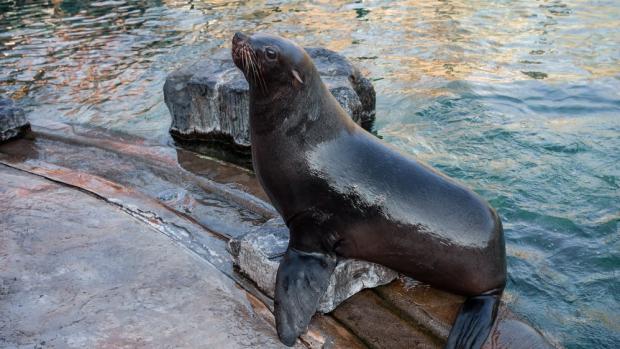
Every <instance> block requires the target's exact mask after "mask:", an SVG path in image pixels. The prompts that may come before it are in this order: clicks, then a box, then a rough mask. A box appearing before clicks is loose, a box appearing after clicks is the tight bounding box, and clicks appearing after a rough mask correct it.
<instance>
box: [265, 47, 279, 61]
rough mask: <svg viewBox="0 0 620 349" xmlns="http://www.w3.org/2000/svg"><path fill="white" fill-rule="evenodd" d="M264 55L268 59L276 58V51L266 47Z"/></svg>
mask: <svg viewBox="0 0 620 349" xmlns="http://www.w3.org/2000/svg"><path fill="white" fill-rule="evenodd" d="M265 56H267V58H269V59H276V58H277V57H278V53H277V52H276V51H275V50H274V49H272V48H270V47H267V48H266V49H265Z"/></svg>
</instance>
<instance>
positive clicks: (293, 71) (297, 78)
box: [291, 69, 304, 85]
mask: <svg viewBox="0 0 620 349" xmlns="http://www.w3.org/2000/svg"><path fill="white" fill-rule="evenodd" d="M291 73H292V74H293V77H294V78H295V80H297V81H298V82H299V83H300V84H302V85H303V84H304V81H303V80H302V79H301V76H300V75H299V73H298V72H297V70H295V69H293V70H291Z"/></svg>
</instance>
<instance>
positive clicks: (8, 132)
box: [0, 97, 30, 142]
mask: <svg viewBox="0 0 620 349" xmlns="http://www.w3.org/2000/svg"><path fill="white" fill-rule="evenodd" d="M28 129H30V123H29V122H28V120H26V116H25V114H24V111H23V110H22V109H21V108H19V107H17V106H16V105H15V103H13V100H12V99H7V98H1V97H0V142H5V141H8V140H10V139H12V138H15V137H19V136H21V135H23V134H24V133H25V132H26V131H27V130H28Z"/></svg>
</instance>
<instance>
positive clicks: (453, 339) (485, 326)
mask: <svg viewBox="0 0 620 349" xmlns="http://www.w3.org/2000/svg"><path fill="white" fill-rule="evenodd" d="M503 291H504V289H503V288H502V289H495V290H492V291H489V292H486V293H483V294H481V295H478V296H473V297H469V298H467V299H466V300H465V303H463V305H462V306H461V309H460V310H459V313H458V315H457V316H456V320H455V321H454V325H453V326H452V330H451V331H450V335H449V336H448V343H447V344H446V349H478V348H481V347H482V345H483V344H484V342H485V341H486V339H487V337H488V336H489V333H490V332H491V328H492V327H493V322H494V321H495V317H496V316H497V308H498V305H499V301H500V299H501V297H502V292H503Z"/></svg>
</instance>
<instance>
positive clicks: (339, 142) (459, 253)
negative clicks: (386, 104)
mask: <svg viewBox="0 0 620 349" xmlns="http://www.w3.org/2000/svg"><path fill="white" fill-rule="evenodd" d="M232 56H233V60H234V62H235V64H236V65H237V67H239V68H240V69H241V70H242V71H243V73H244V75H245V77H246V79H247V81H248V83H249V85H250V134H251V143H252V162H253V166H254V170H255V171H256V175H257V176H258V179H259V181H260V183H261V185H262V186H263V188H264V189H265V192H266V193H267V195H268V196H269V198H270V199H271V201H272V203H273V204H274V206H275V207H276V209H277V210H278V212H279V213H280V214H281V215H282V217H283V218H284V221H285V222H286V225H287V226H288V228H289V230H290V241H289V246H288V249H287V251H286V253H285V255H284V257H283V259H282V262H281V264H280V267H279V269H278V273H277V278H276V290H275V318H276V327H277V331H278V335H279V337H280V339H281V341H282V342H283V343H284V344H286V345H288V346H291V345H293V344H294V343H295V340H296V338H297V337H298V336H299V335H300V334H302V333H303V332H304V331H305V330H306V328H307V325H308V323H309V322H310V319H311V317H312V316H313V315H314V313H315V311H316V308H317V304H318V301H319V299H320V297H321V296H322V295H323V293H324V292H325V290H326V288H327V286H328V282H329V278H330V275H331V273H332V272H333V270H334V267H335V265H336V262H337V259H338V258H339V257H343V258H357V259H361V260H366V261H370V262H374V263H379V264H382V265H385V266H387V267H390V268H392V269H394V270H396V271H399V272H401V273H403V274H406V275H409V276H411V277H413V278H415V279H417V280H420V281H422V282H425V283H428V284H430V285H432V286H435V287H438V288H441V289H445V290H448V291H451V292H455V293H458V294H462V295H465V296H468V298H467V300H466V301H465V303H464V304H463V305H462V307H461V309H460V312H459V314H458V316H457V319H456V321H455V324H454V326H453V328H452V331H451V332H450V336H449V338H448V343H447V346H446V347H447V348H479V347H481V346H482V344H483V343H484V341H485V340H486V338H487V336H488V334H489V332H490V329H491V327H492V325H493V321H494V319H495V316H496V312H497V306H498V304H499V299H500V297H501V293H502V291H503V289H504V286H505V283H506V256H505V245H504V236H503V230H502V224H501V221H500V219H499V217H498V216H497V214H496V212H495V211H494V210H493V209H492V208H491V207H490V206H489V205H488V204H487V203H486V202H485V201H484V200H483V199H482V198H480V197H479V196H478V195H477V194H475V193H474V192H473V191H471V190H469V189H467V188H466V187H464V186H463V185H461V184H459V183H457V182H456V181H455V180H453V179H450V178H448V177H447V176H445V175H443V174H441V173H440V172H438V171H436V170H434V169H432V168H431V167H429V166H427V165H425V164H423V163H421V162H420V161H418V160H416V159H415V158H413V157H412V156H410V155H408V154H404V153H402V152H400V151H399V150H398V149H395V148H393V147H392V146H389V145H387V144H385V143H383V142H382V141H381V140H379V139H378V138H377V137H375V136H373V135H371V134H370V133H368V132H367V131H365V130H364V129H362V128H361V127H359V126H358V125H357V124H355V123H354V122H353V121H352V120H351V118H350V117H349V116H348V115H347V114H346V112H345V111H344V110H343V109H342V108H341V107H340V105H339V104H338V102H337V101H336V99H335V98H334V97H333V96H332V95H331V93H330V92H329V91H328V89H327V88H326V87H325V85H324V84H323V82H322V81H321V78H320V77H319V73H318V72H317V70H316V68H315V66H314V64H313V62H312V60H311V59H310V58H309V56H308V55H307V54H306V52H305V51H304V49H302V48H301V47H299V46H298V45H296V44H295V43H293V42H291V41H289V40H286V39H284V38H281V37H278V36H274V35H267V34H255V35H253V36H251V37H250V36H246V35H244V34H241V33H237V34H235V36H234V38H233V49H232Z"/></svg>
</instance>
